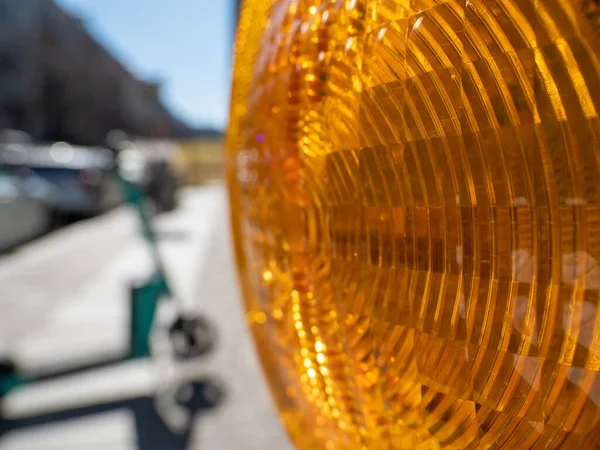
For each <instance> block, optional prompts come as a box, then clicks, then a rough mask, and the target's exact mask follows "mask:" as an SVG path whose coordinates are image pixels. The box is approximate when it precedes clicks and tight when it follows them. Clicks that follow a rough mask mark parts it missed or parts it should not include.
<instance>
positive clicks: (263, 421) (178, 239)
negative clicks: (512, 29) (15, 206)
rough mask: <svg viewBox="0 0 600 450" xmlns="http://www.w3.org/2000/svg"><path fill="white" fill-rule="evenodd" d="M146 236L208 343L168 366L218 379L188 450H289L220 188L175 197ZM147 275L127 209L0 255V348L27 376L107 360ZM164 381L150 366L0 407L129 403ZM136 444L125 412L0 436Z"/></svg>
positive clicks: (11, 399) (77, 444)
mask: <svg viewBox="0 0 600 450" xmlns="http://www.w3.org/2000/svg"><path fill="white" fill-rule="evenodd" d="M156 228H157V230H158V231H159V236H160V242H161V243H160V248H161V253H162V254H163V256H164V258H165V264H166V267H167V271H168V273H169V275H170V277H171V279H172V283H173V284H174V286H175V290H176V292H177V294H178V297H179V298H180V299H181V301H182V302H183V304H184V305H185V307H186V309H188V310H194V311H197V312H200V313H202V314H204V315H206V316H207V317H209V318H210V319H211V320H212V321H214V323H215V324H216V326H217V329H218V334H219V341H218V347H217V348H216V350H215V352H214V353H213V354H212V355H211V356H209V357H208V358H206V359H202V360H200V361H197V362H194V363H191V364H188V365H186V366H184V367H183V366H182V367H179V366H178V367H177V368H176V369H175V371H179V372H181V373H185V377H188V378H205V377H210V378H211V379H213V380H217V381H218V383H219V386H222V389H223V391H224V392H225V396H224V401H223V402H222V404H221V405H220V406H219V407H218V408H217V409H213V410H210V411H207V412H206V413H203V414H201V415H200V416H198V417H197V418H196V420H195V422H194V423H195V425H194V427H193V433H192V435H191V439H190V442H191V444H190V446H189V448H191V449H203V450H229V449H244V450H246V449H248V450H253V449H257V450H258V449H260V450H268V449H274V450H286V449H289V448H290V444H289V442H288V439H287V436H286V434H285V432H284V430H283V429H282V427H281V425H280V423H279V421H278V419H277V414H276V412H275V410H274V408H273V405H272V402H271V398H270V396H269V393H268V392H267V388H266V386H265V383H264V380H263V377H262V374H261V371H260V368H259V364H258V361H257V359H256V354H255V351H254V348H253V344H252V342H251V338H250V336H249V334H248V330H247V328H246V326H245V324H244V321H243V311H242V308H241V304H240V300H239V293H238V290H237V285H236V280H235V270H234V268H233V263H232V254H231V249H230V243H229V231H228V230H229V226H228V219H227V213H226V196H225V192H224V189H223V188H222V186H214V187H209V188H199V189H193V190H187V191H185V192H184V193H183V196H182V204H181V207H180V208H179V209H178V210H177V211H175V212H173V213H170V214H166V215H163V216H161V217H159V218H158V219H157V221H156ZM150 270H151V264H150V259H149V255H148V253H147V249H146V247H145V245H144V243H143V241H142V240H141V239H140V237H139V235H138V229H137V222H136V220H135V216H134V215H133V214H132V213H131V212H130V211H129V210H128V209H127V208H126V207H122V208H120V209H117V210H115V211H113V212H111V213H109V214H106V215H104V216H102V217H98V218H96V219H93V220H88V221H83V222H79V223H76V224H73V225H70V226H68V227H66V228H64V229H62V230H60V231H58V232H56V233H52V234H51V235H48V236H46V237H44V238H42V239H39V240H38V241H36V242H33V243H31V244H29V245H27V246H25V247H22V248H21V249H19V250H18V251H17V252H15V253H14V254H11V255H8V256H5V257H3V258H1V259H0V286H2V289H1V291H0V302H1V303H2V314H0V349H2V348H3V349H4V352H7V351H8V350H10V352H11V353H12V354H13V356H14V358H16V360H17V362H18V363H19V364H20V365H21V366H22V367H23V368H25V369H27V370H41V369H44V368H47V367H48V366H53V367H54V366H57V365H62V366H65V367H69V366H70V365H73V364H79V363H81V362H82V361H84V360H85V361H87V362H92V361H95V360H98V359H100V358H105V357H110V356H115V355H118V354H119V353H120V352H122V351H123V350H124V348H125V347H126V342H127V337H128V334H127V308H126V306H127V286H128V285H129V284H130V283H131V282H133V281H134V280H136V279H140V278H143V277H144V276H146V275H147V274H148V273H150ZM164 377H165V374H164V373H162V372H161V371H160V368H158V369H157V367H156V364H153V363H149V362H140V363H126V364H121V365H119V366H117V367H114V368H110V369H106V370H104V369H103V370H102V371H98V372H95V373H91V374H89V375H86V376H75V377H72V378H70V379H68V380H64V381H61V380H59V381H53V382H49V383H45V384H42V385H39V386H35V387H28V388H25V389H22V390H20V391H15V392H13V393H11V394H10V395H9V396H8V397H7V398H5V399H4V400H3V401H2V402H1V403H0V408H1V409H2V412H3V414H4V415H5V416H9V417H13V418H14V417H16V418H18V417H21V416H27V415H31V414H40V413H48V412H52V411H55V410H56V409H60V408H61V407H62V408H64V407H65V406H67V405H69V406H71V407H77V406H84V405H86V404H89V403H90V402H91V403H94V402H100V403H106V402H109V401H118V400H120V399H133V398H137V397H140V396H144V395H149V394H150V393H152V392H153V391H154V390H155V389H156V386H159V385H161V383H164V379H165V378H164ZM136 442H137V437H136V428H135V420H134V417H133V415H132V413H131V412H130V411H129V410H127V409H117V410H114V411H105V412H103V413H102V414H93V415H86V416H85V417H83V416H82V417H76V418H73V419H72V420H68V421H63V422H60V423H53V424H47V425H43V426H39V427H33V428H27V429H23V430H19V431H14V432H10V433H8V434H6V435H3V436H0V450H24V449H32V450H33V449H35V450H50V449H52V450H54V449H57V450H58V449H61V450H70V449H78V450H79V449H110V450H120V449H135V448H137V444H136ZM174 448H178V447H174ZM156 450H163V449H162V448H157V449H156Z"/></svg>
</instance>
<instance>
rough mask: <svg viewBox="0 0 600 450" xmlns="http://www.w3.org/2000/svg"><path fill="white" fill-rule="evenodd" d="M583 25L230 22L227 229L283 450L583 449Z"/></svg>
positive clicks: (432, 9)
mask: <svg viewBox="0 0 600 450" xmlns="http://www.w3.org/2000/svg"><path fill="white" fill-rule="evenodd" d="M599 16H600V13H599V12H598V6H597V4H596V2H594V1H589V0H588V1H585V0H461V1H458V0H449V1H443V0H335V1H332V0H279V1H277V0H247V1H246V6H245V8H244V10H243V12H242V16H241V22H240V28H239V35H238V39H237V44H236V46H237V48H236V68H235V73H234V87H233V100H232V112H231V125H230V129H229V137H228V139H229V142H228V148H229V151H228V164H229V184H230V191H231V206H232V214H233V229H234V237H235V244H236V253H237V259H238V265H239V269H240V274H241V280H242V286H243V292H244V297H245V301H246V305H247V311H248V320H249V322H250V323H251V326H252V329H253V333H254V337H255V340H256V342H257V348H258V351H259V353H260V357H261V359H262V362H263V365H264V371H265V374H266V377H267V378H268V380H269V383H270V385H271V388H272V392H273V394H274V397H275V399H276V402H277V406H278V408H279V410H280V412H281V417H282V420H283V421H284V422H285V424H286V425H287V427H288V430H289V432H290V435H291V436H292V439H293V441H294V442H295V444H296V446H297V447H298V448H299V449H321V448H323V449H329V450H331V449H369V450H371V449H438V448H448V449H478V448H504V449H531V448H535V449H538V448H563V449H587V448H596V446H597V444H598V441H599V440H600V379H599V369H600V321H599V314H598V303H599V289H600V176H599V171H600V121H599V117H598V115H599V111H600V43H599V40H598V36H597V34H596V29H597V28H598V24H599V23H600V20H599V19H598V18H599Z"/></svg>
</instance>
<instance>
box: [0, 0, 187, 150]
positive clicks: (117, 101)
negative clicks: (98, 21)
mask: <svg viewBox="0 0 600 450" xmlns="http://www.w3.org/2000/svg"><path fill="white" fill-rule="evenodd" d="M0 128H14V129H20V130H23V131H25V132H27V133H29V134H31V135H32V136H33V138H34V139H36V140H49V141H57V140H64V141H70V142H73V143H76V144H83V145H95V144H99V143H102V142H103V141H104V138H105V136H106V134H107V133H108V131H110V130H112V129H116V128H118V129H123V130H125V131H127V132H129V133H131V134H135V135H140V136H151V137H179V136H189V135H190V134H193V132H192V130H190V129H189V128H188V127H187V126H186V125H185V124H183V123H182V122H180V121H178V120H177V119H176V118H174V117H173V115H172V114H171V113H170V112H169V111H168V110H167V109H166V108H165V106H164V105H163V104H162V102H161V100H160V85H159V84H158V83H152V82H147V81H142V80H139V79H137V78H135V77H134V76H133V75H132V74H131V73H130V72H129V71H128V70H127V69H126V68H125V67H124V66H123V65H122V64H121V63H120V62H119V61H118V60H116V59H115V58H114V57H113V56H112V55H111V54H110V53H108V51H107V50H106V49H104V47H102V46H101V45H100V44H99V43H98V42H97V41H96V40H95V39H93V38H92V37H91V36H90V34H89V33H88V32H87V31H86V28H85V25H84V24H83V22H82V21H81V20H80V19H79V18H77V17H74V16H72V15H70V14H69V13H67V12H65V11H63V10H62V9H61V8H59V7H58V6H57V5H55V4H54V2H53V1H52V0H0Z"/></svg>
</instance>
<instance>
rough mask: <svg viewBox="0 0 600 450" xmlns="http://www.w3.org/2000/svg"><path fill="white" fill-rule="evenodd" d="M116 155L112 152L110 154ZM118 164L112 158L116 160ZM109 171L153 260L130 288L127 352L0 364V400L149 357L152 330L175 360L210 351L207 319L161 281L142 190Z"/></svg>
mask: <svg viewBox="0 0 600 450" xmlns="http://www.w3.org/2000/svg"><path fill="white" fill-rule="evenodd" d="M116 153H117V152H116V151H115V154H116ZM117 160H118V158H117ZM115 172H116V176H117V177H118V179H119V181H120V183H121V185H122V190H123V196H124V199H125V201H126V203H128V204H129V205H130V206H131V207H133V208H134V209H135V211H136V212H137V215H138V217H139V221H140V224H141V231H142V233H143V235H144V238H145V240H146V242H147V244H148V246H149V248H150V251H151V255H152V259H153V262H154V267H155V269H154V272H153V274H152V275H151V276H150V277H149V278H148V279H147V280H145V281H144V282H142V283H137V284H135V285H132V286H131V288H130V297H129V298H130V305H129V308H130V317H131V320H130V340H129V349H128V351H127V352H126V354H125V355H123V356H122V357H119V358H116V359H111V360H105V361H100V362H97V363H94V364H91V365H90V364H88V365H82V366H79V367H75V368H69V369H68V370H57V371H49V372H45V373H35V374H30V373H25V372H23V371H21V370H19V368H18V366H17V365H16V364H15V363H14V362H13V361H11V360H10V359H4V360H0V399H1V398H2V397H4V396H6V395H7V394H8V393H10V392H11V391H13V390H14V389H17V388H21V387H25V386H31V385H34V384H36V383H39V382H41V381H44V380H49V379H57V378H61V377H64V376H67V375H73V374H75V373H83V372H88V371H91V370H95V369H98V368H101V367H102V368H106V367H107V366H112V365H116V364H119V363H122V362H124V361H128V360H137V359H142V358H150V357H152V356H153V352H152V345H151V342H152V335H153V333H154V332H155V331H157V330H156V328H162V330H158V331H160V332H161V333H162V334H161V335H163V336H168V340H169V345H170V347H171V353H172V355H173V356H174V357H175V359H179V360H187V359H192V358H198V357H201V356H203V355H206V354H208V353H209V352H210V351H211V350H212V349H213V347H214V344H215V340H216V332H215V329H214V327H213V326H212V324H211V323H210V321H208V320H207V319H206V318H204V317H202V316H190V315H188V314H186V313H184V311H183V308H182V307H181V305H180V304H179V303H178V301H177V298H176V296H175V295H174V294H173V290H172V288H171V286H170V284H169V282H168V280H167V275H166V272H165V270H164V265H163V262H162V259H161V256H160V252H159V250H158V243H157V237H156V233H155V232H154V230H153V229H152V225H151V217H150V213H149V211H148V208H147V205H148V201H147V198H146V196H145V195H144V192H143V190H142V189H141V187H140V186H139V185H137V184H136V183H135V182H133V181H131V180H128V179H127V177H125V176H123V175H122V173H121V171H120V170H119V167H118V164H117V163H115ZM163 303H164V304H168V305H170V307H171V309H172V310H174V311H175V314H173V315H172V316H174V317H173V319H171V320H170V321H169V322H168V323H167V324H165V323H162V322H161V323H158V321H157V320H156V319H157V311H158V309H159V305H161V304H163ZM0 421H2V418H1V417H0Z"/></svg>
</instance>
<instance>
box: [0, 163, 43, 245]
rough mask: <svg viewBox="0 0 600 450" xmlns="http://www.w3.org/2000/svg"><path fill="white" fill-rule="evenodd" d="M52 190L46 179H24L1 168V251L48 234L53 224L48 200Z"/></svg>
mask: <svg viewBox="0 0 600 450" xmlns="http://www.w3.org/2000/svg"><path fill="white" fill-rule="evenodd" d="M51 191H52V187H51V186H49V185H48V184H47V183H45V182H44V180H41V179H39V178H32V177H20V176H18V175H16V174H14V173H11V172H8V171H2V170H1V169H0V252H5V251H7V250H10V249H12V248H14V247H15V246H17V245H19V244H22V243H23V242H25V241H27V240H29V239H32V238H35V237H37V236H39V235H41V234H43V233H44V232H46V231H47V230H48V229H49V227H50V225H51V221H52V208H51V205H50V204H49V202H48V198H50V196H51V195H52V192H51Z"/></svg>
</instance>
